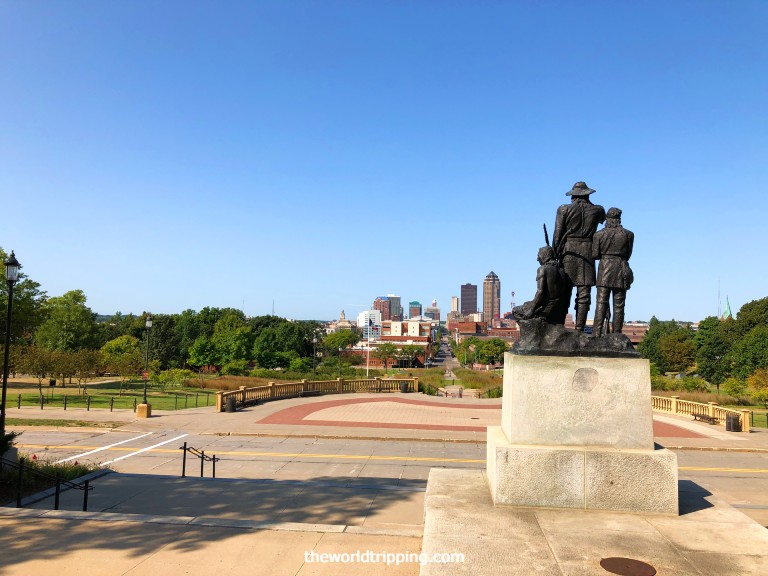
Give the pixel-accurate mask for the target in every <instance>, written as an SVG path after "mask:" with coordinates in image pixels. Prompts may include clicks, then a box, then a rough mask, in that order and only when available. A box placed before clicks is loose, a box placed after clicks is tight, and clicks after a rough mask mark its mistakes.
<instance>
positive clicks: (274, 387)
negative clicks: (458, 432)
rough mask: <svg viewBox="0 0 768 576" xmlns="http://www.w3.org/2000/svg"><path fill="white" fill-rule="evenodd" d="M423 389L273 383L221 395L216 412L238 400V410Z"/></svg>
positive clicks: (373, 383)
mask: <svg viewBox="0 0 768 576" xmlns="http://www.w3.org/2000/svg"><path fill="white" fill-rule="evenodd" d="M418 389H419V379H418V378H386V379H385V378H363V379H359V380H345V379H343V378H338V379H336V380H311V381H310V380H302V381H301V382H286V383H284V384H277V383H275V382H270V383H269V384H267V385H266V386H255V387H253V388H246V387H245V386H241V387H240V389H239V390H230V391H228V392H218V393H217V394H216V411H217V412H222V411H223V410H224V407H225V406H226V404H227V399H228V398H234V400H235V406H236V407H238V408H242V407H243V406H251V405H254V404H258V403H259V402H267V401H269V400H283V399H286V398H297V397H300V396H314V395H320V394H347V393H353V392H416V391H418Z"/></svg>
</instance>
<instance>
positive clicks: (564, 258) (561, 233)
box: [552, 182, 605, 331]
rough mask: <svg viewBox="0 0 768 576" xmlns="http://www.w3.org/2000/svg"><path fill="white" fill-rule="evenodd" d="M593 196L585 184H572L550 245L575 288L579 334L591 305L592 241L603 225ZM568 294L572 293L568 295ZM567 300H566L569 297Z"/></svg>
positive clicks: (602, 219) (593, 283)
mask: <svg viewBox="0 0 768 576" xmlns="http://www.w3.org/2000/svg"><path fill="white" fill-rule="evenodd" d="M592 193H594V190H592V189H591V188H590V187H589V186H587V184H586V183H585V182H576V184H574V185H573V188H572V189H571V190H570V192H566V196H570V197H571V203H570V204H563V205H562V206H560V207H559V208H558V209H557V216H556V219H555V232H554V235H553V238H552V245H553V247H554V249H555V253H556V254H557V257H558V260H560V262H561V263H562V264H563V268H564V269H565V273H566V274H567V275H568V278H569V279H570V281H571V284H573V285H574V286H576V330H578V331H583V330H584V326H585V325H586V323H587V313H588V312H589V308H590V304H591V302H592V296H591V292H592V286H594V285H595V260H594V258H593V257H592V237H593V236H594V235H595V231H596V230H597V226H598V225H599V224H602V223H603V222H605V208H603V207H602V206H600V205H598V204H592V202H590V200H589V195H590V194H592ZM571 293H572V292H571ZM569 300H570V297H569Z"/></svg>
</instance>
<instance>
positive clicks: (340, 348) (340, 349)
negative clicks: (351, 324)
mask: <svg viewBox="0 0 768 576" xmlns="http://www.w3.org/2000/svg"><path fill="white" fill-rule="evenodd" d="M341 351H342V347H341V346H339V378H341Z"/></svg>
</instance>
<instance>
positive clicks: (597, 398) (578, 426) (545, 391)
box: [501, 353, 653, 450]
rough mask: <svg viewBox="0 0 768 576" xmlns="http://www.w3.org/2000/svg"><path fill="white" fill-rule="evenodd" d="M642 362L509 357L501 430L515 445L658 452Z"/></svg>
mask: <svg viewBox="0 0 768 576" xmlns="http://www.w3.org/2000/svg"><path fill="white" fill-rule="evenodd" d="M648 366H649V364H648V360H645V359H642V358H583V357H562V356H520V355H516V354H510V353H506V354H505V355H504V398H503V401H502V410H501V427H502V428H503V429H504V433H505V434H506V436H507V439H508V440H509V441H510V442H512V443H513V444H526V445H528V444H536V445H539V446H604V447H606V448H612V449H625V448H628V449H642V450H652V449H653V424H652V418H653V414H652V409H651V380H650V372H649V367H648Z"/></svg>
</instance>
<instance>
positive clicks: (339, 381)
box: [336, 378, 344, 394]
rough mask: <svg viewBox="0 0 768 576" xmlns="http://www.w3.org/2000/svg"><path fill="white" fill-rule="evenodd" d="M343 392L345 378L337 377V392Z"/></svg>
mask: <svg viewBox="0 0 768 576" xmlns="http://www.w3.org/2000/svg"><path fill="white" fill-rule="evenodd" d="M342 392H344V380H342V379H341V378H336V393H337V394H341V393H342Z"/></svg>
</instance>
